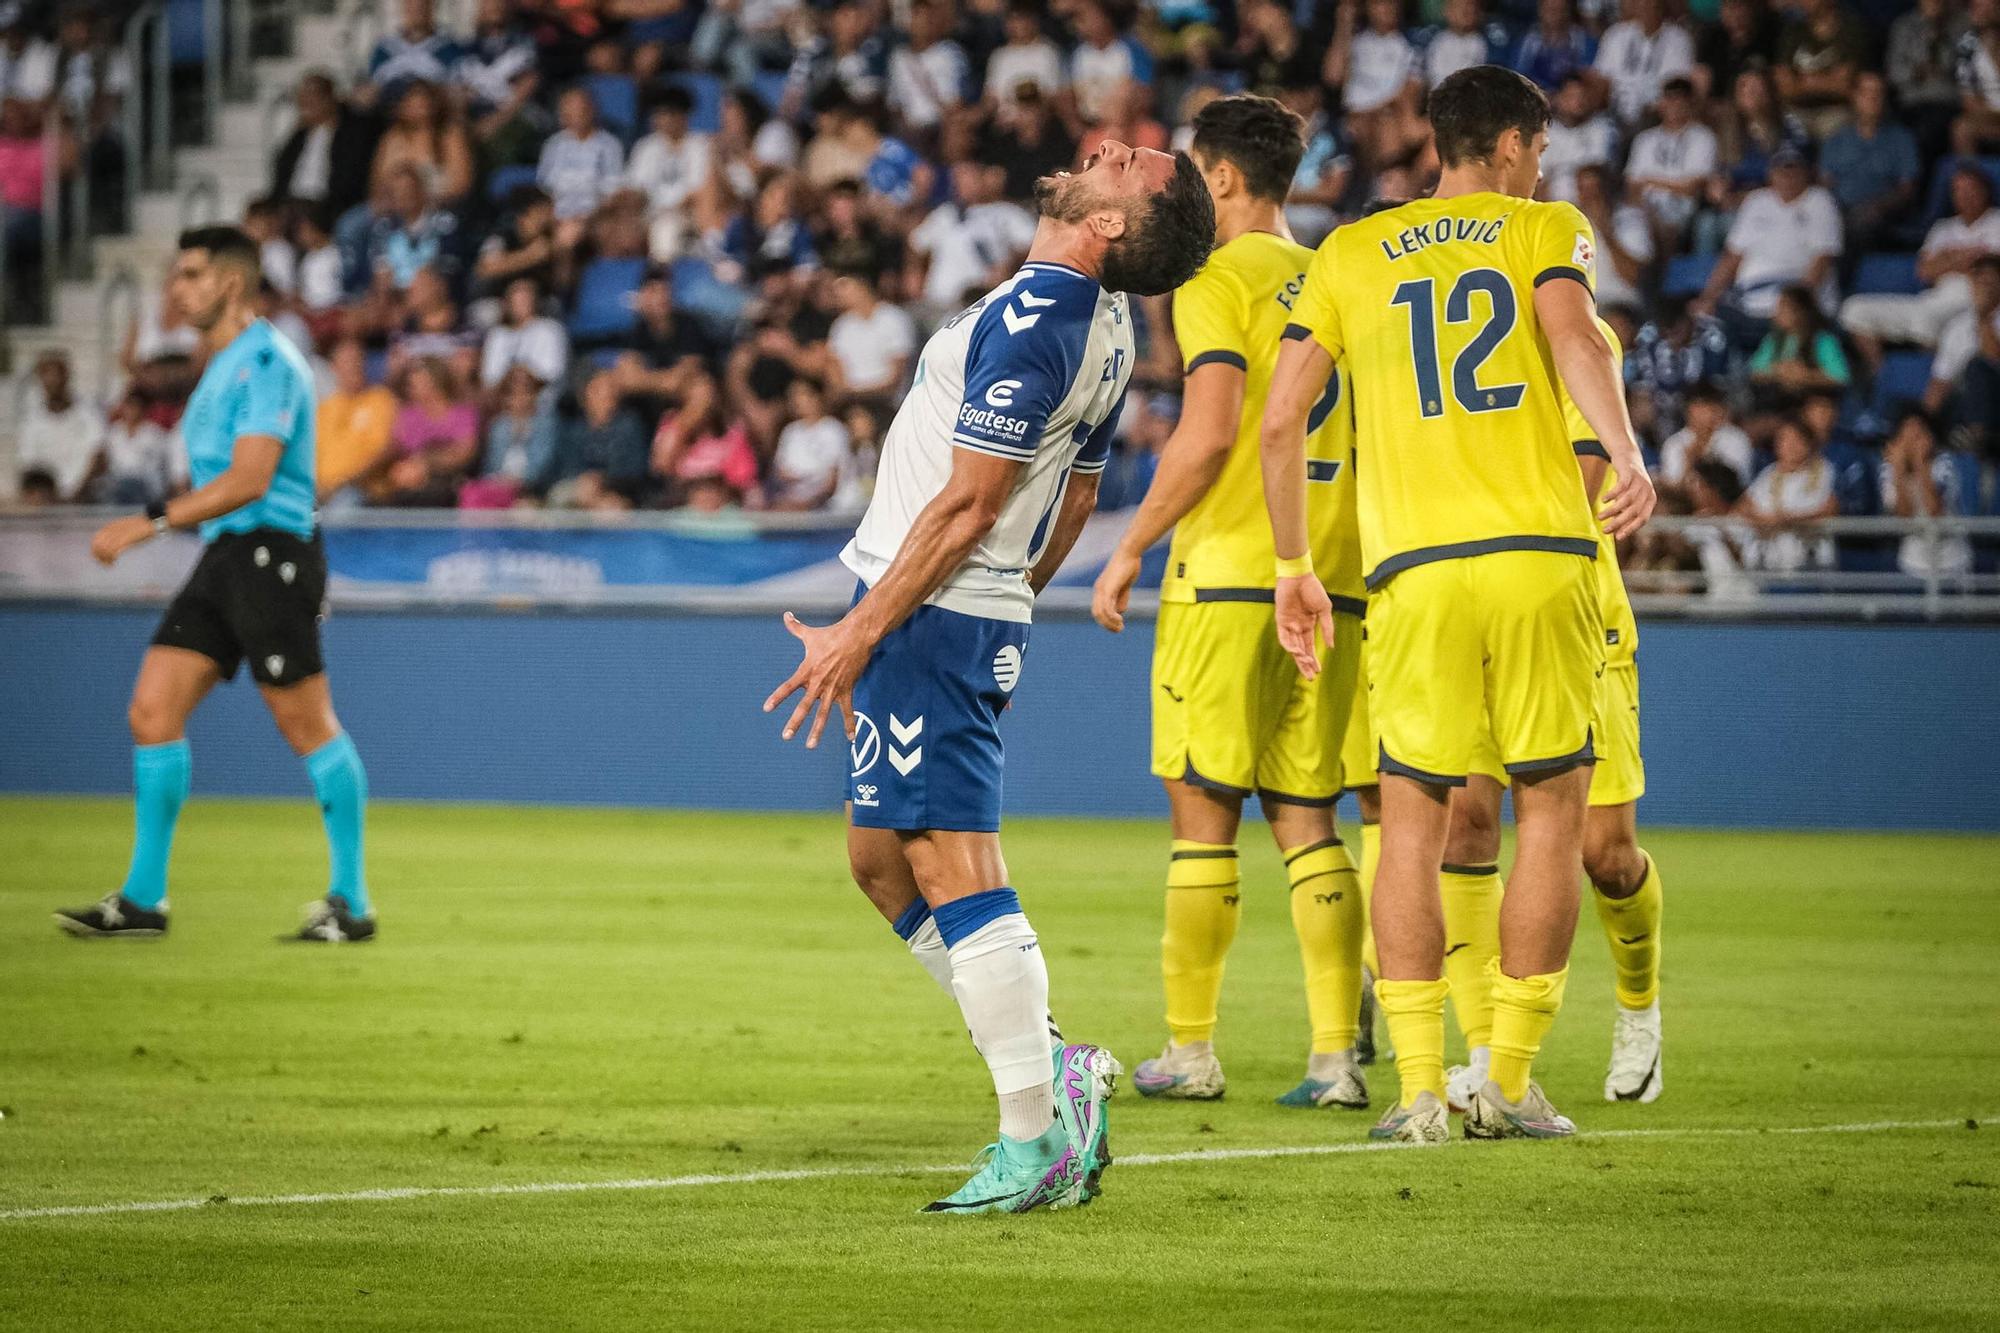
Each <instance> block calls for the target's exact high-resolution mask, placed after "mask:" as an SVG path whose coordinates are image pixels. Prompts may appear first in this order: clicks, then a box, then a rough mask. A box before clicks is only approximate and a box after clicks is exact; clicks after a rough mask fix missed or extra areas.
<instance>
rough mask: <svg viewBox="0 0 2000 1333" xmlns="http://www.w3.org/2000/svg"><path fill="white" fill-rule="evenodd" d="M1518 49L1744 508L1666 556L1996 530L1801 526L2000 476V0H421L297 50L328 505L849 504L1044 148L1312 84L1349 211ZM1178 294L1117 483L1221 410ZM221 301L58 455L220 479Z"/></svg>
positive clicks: (1152, 309)
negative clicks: (199, 369)
mask: <svg viewBox="0 0 2000 1333" xmlns="http://www.w3.org/2000/svg"><path fill="white" fill-rule="evenodd" d="M6 12H7V11H4V10H0V14H4V13H6ZM87 26H88V25H79V24H78V23H77V22H76V21H75V20H73V19H70V18H65V20H64V21H63V23H62V25H61V31H60V32H59V33H58V34H57V35H56V43H57V44H56V45H53V46H52V45H51V43H50V42H49V41H48V40H45V39H44V38H43V37H41V36H38V35H36V33H35V32H34V31H32V30H31V29H30V28H29V27H28V26H27V24H26V22H25V21H24V20H22V19H21V18H20V17H19V16H18V15H16V16H15V17H14V19H13V21H12V22H11V23H10V24H9V25H8V26H7V27H6V30H5V36H4V38H3V39H0V94H3V95H4V98H5V102H4V108H5V109H4V114H0V192H4V195H5V198H6V199H7V200H8V201H9V202H10V204H11V203H13V202H15V201H16V200H19V201H21V202H22V203H23V204H25V202H26V200H27V199H28V198H29V197H30V195H31V194H32V195H35V197H36V198H38V197H39V195H38V193H37V191H38V190H39V177H38V176H35V174H34V173H36V172H38V171H40V170H46V169H47V166H46V164H41V163H38V162H35V161H31V160H30V159H31V158H33V157H34V154H33V153H30V152H29V150H28V148H27V147H26V145H27V144H29V143H37V144H38V143H39V142H40V140H39V139H37V138H35V137H34V136H33V135H31V134H29V133H28V129H29V127H30V126H31V125H32V124H34V123H35V122H36V121H37V120H38V118H39V117H40V116H42V115H45V114H48V113H49V112H50V110H51V108H52V107H53V106H54V104H55V102H61V101H64V100H65V99H66V98H67V96H68V94H67V92H66V91H56V92H51V91H50V89H51V88H52V87H56V86H57V85H60V87H61V88H62V89H67V87H68V83H67V81H65V80H57V82H56V84H51V83H50V82H49V78H48V76H46V75H43V74H37V73H35V71H36V70H38V69H40V68H41V66H42V65H47V64H49V63H50V62H51V61H54V62H55V63H54V66H53V68H56V69H63V68H69V67H70V65H69V64H66V63H65V58H64V57H62V56H59V55H58V56H45V55H39V54H37V53H39V52H43V51H48V50H59V49H68V48H67V47H63V46H61V43H70V44H71V45H74V44H75V43H76V42H80V41H82V40H83V39H84V36H85V35H86V34H85V33H84V31H83V28H84V27H87ZM1489 61H1491V62H1499V63H1505V64H1508V65H1511V66H1512V67H1514V68H1515V69H1518V70H1520V71H1521V72H1522V73H1524V74H1526V75H1527V76H1528V77H1530V78H1532V79H1534V80H1535V81H1536V82H1537V83H1538V84H1540V85H1541V86H1542V87H1543V88H1544V89H1546V90H1547V92H1548V94H1549V96H1550V98H1551V100H1552V102H1553V105H1554V108H1555V119H1554V122H1553V123H1552V124H1551V126H1550V131H1549V148H1548V153H1547V156H1546V158H1545V161H1544V172H1545V179H1544V189H1545V191H1546V193H1547V195H1548V196H1549V197H1553V198H1560V199H1566V200H1570V201H1572V202H1574V203H1575V204H1576V205H1577V206H1578V207H1579V208H1580V209H1581V210H1582V211H1583V212H1584V214H1585V215H1586V216H1587V217H1588V218H1589V219H1590V221H1591V222H1592V224H1593V225H1594V227H1595V230H1596V233H1597V238H1598V257H1597V266H1598V299H1599V306H1600V309H1601V311H1602V312H1603V313H1604V315H1605V317H1606V318H1607V319H1608V320H1609V321H1610V322H1611V324H1612V325H1613V326H1614V327H1615V328H1616V330H1617V332H1618V333H1619V335H1620V337H1621V338H1622V339H1623V341H1624V344H1625V346H1626V348H1627V350H1628V357H1627V361H1626V376H1627V380H1628V387H1629V390H1630V397H1631V402H1632V408H1633V413H1634V417H1635V421H1636V423H1637V425H1638V426H1639V428H1640V431H1641V436H1642V440H1643V442H1644V443H1645V445H1646V447H1647V449H1648V451H1649V457H1651V458H1652V459H1654V460H1655V463H1656V467H1657V472H1658V481H1659V483H1660V485H1661V489H1662V495H1663V500H1664V508H1665V511H1666V512H1669V513H1681V514H1689V515H1696V516H1709V517H1716V518H1724V517H1729V518H1732V519H1737V520H1743V521H1742V522H1735V523H1731V524H1729V525H1726V526H1724V525H1718V526H1717V527H1716V528H1715V529H1714V530H1713V532H1712V533H1711V535H1710V536H1709V537H1707V538H1701V537H1698V536H1690V535H1688V534H1681V535H1652V536H1642V538H1641V540H1640V545H1639V546H1638V548H1637V549H1635V550H1633V551H1632V552H1630V554H1629V564H1628V568H1641V569H1645V568H1651V569H1659V570H1674V569H1686V570H1691V571H1692V570H1702V571H1706V572H1707V573H1708V574H1709V575H1711V576H1714V575H1717V574H1720V573H1722V572H1723V571H1725V570H1727V569H1729V568H1732V567H1735V566H1737V565H1739V564H1742V565H1750V566H1756V567H1760V568H1764V569H1776V570H1794V569H1803V568H1815V567H1827V566H1830V565H1832V564H1833V563H1835V562H1836V561H1837V562H1838V563H1840V564H1841V565H1842V566H1845V567H1862V568H1882V569H1894V568H1897V567H1899V566H1900V567H1901V568H1903V569H1904V570H1905V571H1907V572H1912V573H1929V572H1939V573H1956V572H1963V571H1965V570H1967V569H1970V568H1971V567H1972V565H1973V563H1974V561H1975V557H1976V556H1978V558H1980V559H1981V560H1983V559H1984V558H1985V557H1984V554H1983V553H1980V552H1976V551H1975V548H1974V547H1973V546H1972V545H1971V544H1969V543H1968V542H1966V541H1964V540H1963V539H1952V538H1940V539H1931V538H1915V537H1913V538H1910V539H1907V540H1906V541H1904V542H1902V543H1901V544H1900V545H1898V544H1894V543H1892V544H1890V545H1888V546H1887V547H1882V546H1881V545H1880V544H1871V543H1869V542H1866V541H1852V540H1843V541H1842V542H1841V543H1840V544H1839V545H1838V546H1837V547H1836V544H1835V543H1834V542H1832V541H1831V540H1828V539H1825V538H1823V537H1816V536H1813V535H1811V534H1810V533H1802V532H1800V531H1797V530H1796V528H1795V525H1796V524H1797V523H1798V521H1800V520H1810V519H1813V518H1817V517H1821V516H1827V515H1835V514H1842V515H1870V514H1895V515H1904V516H1923V515H1951V514H1987V513H1994V512H2000V495H1996V490H1997V489H2000V488H1996V482H1995V476H1996V474H1995V461H1996V459H2000V209H1996V208H1995V206H1994V196H1995V182H1996V180H2000V175H1996V172H2000V157H1992V158H1989V157H1986V156H1984V154H1986V153H1988V152H1989V151H2000V0H1971V3H1970V4H1969V5H1966V6H1960V5H1957V4H1948V3H1946V0H1920V2H1919V3H1917V4H1916V5H1915V6H1914V7H1909V6H1907V5H1904V4H1899V3H1896V2H1895V0H1872V2H1870V0H1857V2H1856V3H1851V4H1845V5H1844V4H1841V3H1837V0H1796V3H1794V4H1786V5H1780V4H1768V3H1766V0H1687V3H1685V5H1682V4H1681V3H1679V0H1677V3H1676V4H1674V5H1672V6H1669V5H1668V4H1666V3H1664V0H1539V3H1534V2H1533V0H1494V2H1493V3H1492V4H1491V5H1482V3H1481V0H1413V2H1412V3H1404V2H1403V0H1296V2H1295V3H1289V4H1287V3H1278V2H1277V0H1236V2H1235V3H1233V4H1232V3H1229V2H1228V0H1144V3H1108V2H1107V0H1052V2H1051V3H1046V4H1034V3H1023V2H1020V0H1015V2H1013V3H1009V0H955V2H953V0H840V2H837V3H808V2H807V0H707V3H706V4H704V3H702V0H479V2H478V4H477V7H476V17H475V21H474V23H473V24H472V26H471V27H470V28H469V29H467V30H465V31H448V30H445V29H443V28H441V27H440V26H439V25H438V22H437V19H436V16H435V14H434V10H433V3H432V0H403V4H402V6H401V19H400V23H399V24H398V25H396V26H395V27H393V28H392V29H391V30H390V31H388V32H387V33H386V35H384V36H383V37H382V38H381V40H380V41H379V42H378V43H377V44H376V45H375V47H374V49H373V50H372V52H371V53H370V54H369V56H368V59H367V63H366V67H365V68H362V69H355V70H342V71H328V72H319V73H314V74H312V75H310V76H308V77H306V78H305V79H304V80H302V81H301V83H300V85H299V87H298V89H297V99H296V100H297V125H296V128H295V130H294V131H293V132H292V133H291V134H290V136H289V137H288V138H287V139H286V140H285V141H284V142H283V143H282V145H280V146H279V148H278V149H277V151H276V153H275V156H274V160H273V162H272V171H271V181H270V186H269V190H268V192H267V193H266V195H265V196H264V197H262V198H260V199H258V200H256V201H255V202H254V203H253V204H252V205H251V206H250V208H249V210H248V214H247V216H246V217H245V218H244V219H243V222H244V225H245V226H246V228H247V229H249V230H250V231H251V232H252V234H253V235H254V236H255V237H256V238H257V239H258V241H259V242H260V243H261V244H262V246H263V247H264V254H265V273H266V279H267V282H266V290H265V294H264V300H265V302H266V306H267V310H268V313H269V314H270V316H271V317H272V318H273V319H274V320H276V321H277V322H278V323H279V324H280V326H281V327H282V328H284V329H285V330H286V331H287V332H289V333H290V334H291V335H292V336H293V337H294V338H295V339H297V340H298V341H299V342H300V343H301V345H302V346H305V347H307V348H308V349H309V350H310V351H311V352H313V354H314V356H315V363H316V365H317V366H318V367H319V370H320V375H321V380H322V391H323V395H324V396H323V400H322V403H321V406H320V418H319V445H318V448H319V467H320V474H321V482H322V490H323V494H324V500H325V503H326V504H327V505H328V506H329V507H334V506H341V505H354V504H368V505H392V506H393V505H401V506H414V505H423V506H451V505H456V506H460V507H479V508H495V507H506V506H513V505H530V504H533V505H547V506H555V507H574V508H581V509H591V510H624V509H632V508H671V507H681V506H685V507H689V508H693V509H698V510H721V509H729V508H735V507H743V508H751V509H768V510H793V511H799V510H837V511H844V512H852V511H854V510H856V509H858V508H859V507H860V506H861V505H862V504H864V503H865V501H866V498H867V495H868V494H869V490H870V485H871V479H872V473H873V459H874V457H875V453H876V450H877V448H878V446H879V443H880V439H881V434H882V431H883V429H884V427H885V425H886V423H887V421H888V419H889V415H890V414H891V412H892V411H893V408H894V405H895V403H896V402H897V400H898V397H899V394H900V391H901V390H902V388H903V387H904V385H905V384H906V383H907V382H908V379H909V377H910V375H911V373H912V370H913V363H914V358H915V354H916V352H917V350H918V349H919V347H920V346H921V343H922V340H923V338H924V337H925V336H926V334H927V333H928V332H929V331H930V330H931V329H932V328H934V327H935V326H936V325H937V323H938V322H940V321H941V320H943V319H945V318H948V317H949V316H950V315H951V314H952V313H953V312H954V311H955V310H957V309H959V308H960V307H962V306H963V305H964V304H965V303H966V302H967V301H968V300H969V299H972V298H973V297H975V296H976V295H978V294H979V293H981V292H983V291H984V290H985V289H986V288H987V287H989V286H991V285H992V284H993V283H995V282H996V281H998V280H1000V279H1001V278H1003V277H1004V276H1005V275H1006V274H1007V273H1009V272H1011V271H1012V269H1013V266H1014V265H1015V264H1016V263H1017V262H1018V260H1019V258H1020V256H1021V254H1022V253H1023V252H1024V251H1025V249H1026V247H1027V244H1028V241H1029V238H1030V236H1031V234H1032V231H1033V225H1034V218H1033V213H1032V211H1031V204H1030V202H1029V201H1030V198H1031V193H1032V185H1033V182H1034V180H1035V179H1036V178H1037V177H1038V176H1040V175H1042V174H1044V173H1046V172H1048V171H1051V170H1055V169H1060V168H1064V167H1067V166H1069V165H1071V164H1073V163H1076V162H1078V161H1080V160H1082V159H1084V158H1086V157H1088V156H1089V154H1090V153H1091V152H1092V151H1093V149H1094V147H1095V146H1096V144H1097V143H1099V142H1100V141H1102V140H1104V139H1106V138H1115V139H1119V140H1122V141H1125V142H1128V143H1132V144H1135V145H1142V146H1153V147H1161V148H1165V147H1175V146H1182V145H1183V144H1184V142H1185V137H1186V133H1187V132H1186V130H1185V128H1184V127H1185V126H1186V124H1187V122H1188V121H1189V119H1190V118H1191V117H1192V115H1193V114H1194V112H1195V111H1196V110H1198V109H1199V108H1200V107H1201V106H1202V105H1203V104H1204V103H1205V102H1206V101H1207V100H1208V99H1211V98H1213V97H1215V96H1218V95H1220V94H1224V93H1228V92H1235V91H1254V92H1259V93H1264V94H1268V95H1270V96H1272V97H1275V98H1278V99H1280V100H1281V101H1283V102H1284V103H1285V104H1286V105H1288V106H1289V107H1291V108H1292V109H1294V110H1295V111H1297V112H1298V113H1299V115H1300V116H1302V117H1303V118H1304V119H1305V122H1306V125H1307V135H1308V147H1307V151H1306V154H1305V158H1304V161H1303V162H1302V163H1301V165H1300V168H1299V171H1298V175H1297V179H1296V181H1295V182H1294V190H1293V195H1292V203H1291V206H1290V208H1289V209H1288V215H1289V218H1290V222H1291V225H1292V227H1293V228H1294V230H1295V232H1296V234H1297V235H1298V237H1299V239H1300V240H1301V241H1304V242H1306V243H1308V244H1313V243H1317V241H1318V240H1319V239H1320V238H1321V237H1322V236H1324V235H1325V234H1326V232H1327V231H1329V230H1330V229H1331V228H1332V227H1333V226H1335V225H1337V224H1338V223H1340V222H1341V221H1343V220H1345V219H1349V218H1352V217H1355V216H1358V215H1359V214H1360V212H1361V211H1363V210H1364V209H1365V208H1366V207H1367V205H1368V203H1369V201H1370V200H1371V199H1376V198H1383V197H1388V198H1400V197H1409V196H1412V195H1417V194H1420V193H1423V192H1424V191H1426V190H1427V189H1428V188H1429V186H1430V184H1431V182H1432V180H1434V178H1435V173H1436V169H1437V165H1436V159H1435V156H1434V154H1433V153H1432V151H1431V146H1430V143H1429V133H1428V127H1427V124H1426V122H1425V120H1424V116H1423V109H1424V100H1425V94H1426V90H1427V89H1428V88H1430V87H1432V86H1434V85H1435V84H1436V83H1438V82H1439V81H1440V80H1442V79H1443V78H1444V77H1445V76H1447V75H1448V74H1450V73H1452V72H1453V71H1455V70H1457V69H1460V68H1463V67H1465V66H1467V65H1471V64H1477V63H1482V62H1489ZM38 62H39V63H38ZM93 68H94V69H97V70H99V72H100V74H101V73H102V72H103V71H104V69H106V68H108V67H103V66H93ZM52 98H53V99H54V101H51V99H52ZM38 99H39V100H38ZM71 169H75V168H74V167H73V166H72V168H71ZM31 177H32V178H33V181H34V185H33V188H32V189H31V188H30V178H31ZM1168 299H1170V298H1160V299H1158V300H1154V301H1148V302H1142V303H1140V304H1141V307H1142V308H1141V311H1140V314H1141V321H1140V337H1141V348H1142V352H1141V364H1140V366H1139V369H1138V372H1137V375H1136V376H1135V381H1134V393H1133V398H1132V401H1131V402H1130V403H1129V404H1128V407H1127V410H1126V412H1125V414H1124V416H1123V418H1122V422H1121V427H1120V431H1121V438H1120V442H1119V453H1118V457H1117V459H1116V460H1115V462H1114V465H1113V467H1112V469H1111V471H1110V473H1109V475H1108V476H1107V479H1106V482H1105V487H1104V491H1103V503H1104V504H1105V505H1107V506H1118V505H1122V504H1126V503H1131V502H1134V501H1136V500H1137V498H1138V497H1139V495H1141V494H1142V493H1143V491H1144V488H1145V485H1146V482H1147V480H1148V478H1149V477H1150V474H1151V461H1152V458H1153V455H1154V453H1155V451H1156V450H1157V449H1158V448H1159V446H1160V445H1161V444H1162V443H1163V442H1164V440H1165V437H1166V435H1167V433H1168V429H1169V427H1170V426H1171V424H1172V421H1173V419H1174V417H1175V415H1176V412H1177V395H1178V392H1179V384H1180V364H1179V360H1178V357H1177V353H1176V350H1175V348H1174V347H1173V344H1172V337H1171V333H1170V327H1171V325H1170V322H1169V320H1168V318H1167V304H1166V302H1167V300H1168ZM193 350H194V349H193V339H192V336H191V334H190V333H189V331H188V330H187V329H186V328H185V327H184V326H181V325H179V324H178V323H177V320H176V317H175V315H174V313H173V312H172V311H171V310H169V309H165V308H164V307H163V303H162V301H161V300H159V299H153V300H150V301H147V302H145V303H143V305H142V309H141V311H140V313H139V315H138V317H137V318H136V319H135V321H134V327H133V328H132V330H131V331H130V333H129V335H128V337H127V339H126V343H125V350H124V357H123V368H124V372H125V380H124V386H123V388H122V389H121V391H120V392H119V395H118V396H117V398H116V399H115V401H113V402H111V403H109V404H107V405H105V406H104V408H103V409H102V411H100V410H99V408H97V407H96V406H94V405H91V404H88V403H84V402H81V401H80V400H79V398H78V396H77V394H76V392H75V390H74V388H73V387H72V386H70V385H69V384H68V382H67V380H68V376H67V374H66V368H65V367H63V366H62V365H61V364H60V362H59V361H58V360H51V361H49V362H48V363H46V364H44V365H43V366H41V367H40V368H39V374H40V377H41V384H40V390H39V392H37V393H34V394H32V395H30V399H31V401H30V402H29V405H28V411H27V416H26V420H25V421H24V422H23V423H22V454H21V457H22V462H23V465H24V468H25V472H24V475H23V478H22V482H23V493H24V494H25V495H27V496H29V497H30V498H31V499H39V500H43V501H72V500H83V499H91V498H103V499H117V500H119V501H121V502H123V501H131V500H134V499H145V498H150V497H152V496H155V495H158V494H160V493H161V492H163V491H164V490H166V489H168V488H171V487H173V486H175V485H176V484H178V480H179V477H178V471H177V466H176V464H175V461H174V459H175V454H176V449H175V447H174V444H173V438H172V431H173V425H174V421H175V418H176V415H177V413H178V411H179V407H180V403H181V401H182V400H183V398H184V396H185V394H186V392H187V391H188V389H189V388H190V387H191V384H192V361H191V354H192V352H193ZM1746 534H1748V535H1746Z"/></svg>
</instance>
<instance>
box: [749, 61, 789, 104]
mask: <svg viewBox="0 0 2000 1333" xmlns="http://www.w3.org/2000/svg"><path fill="white" fill-rule="evenodd" d="M789 81H790V78H789V76H788V75H787V74H786V73H785V72H784V71H782V70H770V69H767V70H764V71H762V72H761V73H759V74H758V75H757V77H756V79H755V80H754V81H753V82H752V83H751V85H750V91H751V92H754V93H756V94H757V100H758V101H760V102H762V103H763V104H764V109H765V110H766V111H768V112H770V113H771V114H772V115H774V116H775V115H777V114H778V106H779V104H780V103H782V102H783V101H784V100H785V84H786V83H787V82H789Z"/></svg>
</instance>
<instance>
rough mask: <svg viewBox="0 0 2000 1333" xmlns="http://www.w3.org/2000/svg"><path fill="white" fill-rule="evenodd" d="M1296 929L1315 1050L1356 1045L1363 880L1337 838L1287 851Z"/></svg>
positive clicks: (1327, 1051)
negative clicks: (1361, 883) (1360, 879)
mask: <svg viewBox="0 0 2000 1333" xmlns="http://www.w3.org/2000/svg"><path fill="white" fill-rule="evenodd" d="M1284 856H1285V872H1286V874H1287V875H1289V876H1290V877H1291V881H1292V929H1293V930H1294V931H1296V932H1297V933H1298V937H1299V958H1300V960H1301V961H1302V962H1303V963H1304V964H1305V972H1306V1014H1307V1016H1308V1017H1309V1018H1310V1019H1311V1021H1312V1053H1313V1054H1314V1055H1327V1054H1331V1053H1332V1052H1334V1051H1344V1050H1346V1049H1348V1048H1349V1047H1351V1046H1352V1045H1354V1035H1355V1033H1356V1032H1358V1031H1359V1030H1360V1025H1361V931H1362V921H1363V917H1362V907H1361V885H1360V882H1359V877H1358V876H1357V875H1356V874H1355V872H1354V863H1353V862H1352V861H1350V860H1348V857H1347V848H1345V847H1343V846H1342V845H1341V843H1340V839H1338V838H1328V839H1326V840H1325V841H1324V842H1314V843H1308V844H1307V845H1305V846H1304V847H1296V848H1288V849H1287V850H1286V851H1285V854H1284Z"/></svg>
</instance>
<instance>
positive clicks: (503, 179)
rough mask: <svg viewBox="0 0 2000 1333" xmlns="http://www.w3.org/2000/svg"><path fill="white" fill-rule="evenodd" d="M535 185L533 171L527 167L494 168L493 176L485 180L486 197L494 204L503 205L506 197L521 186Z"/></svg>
mask: <svg viewBox="0 0 2000 1333" xmlns="http://www.w3.org/2000/svg"><path fill="white" fill-rule="evenodd" d="M534 183H535V169H534V168H533V167H527V166H513V167H495V168H494V169H493V174H492V175H491V176H488V177H487V178H486V197H487V198H488V199H490V200H492V201H493V202H494V203H496V204H500V205H503V206H504V205H505V204H506V202H507V196H509V195H511V194H513V193H514V191H516V190H518V189H520V188H521V187H522V186H523V185H533V184H534Z"/></svg>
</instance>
